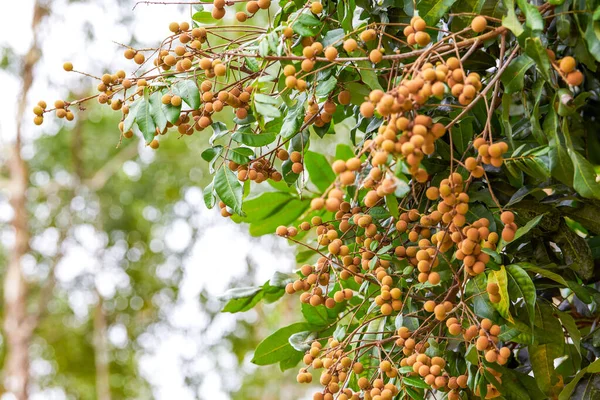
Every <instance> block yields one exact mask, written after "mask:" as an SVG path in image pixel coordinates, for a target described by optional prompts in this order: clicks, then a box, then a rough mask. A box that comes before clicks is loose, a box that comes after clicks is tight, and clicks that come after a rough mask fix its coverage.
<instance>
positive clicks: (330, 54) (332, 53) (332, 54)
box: [325, 47, 338, 61]
mask: <svg viewBox="0 0 600 400" xmlns="http://www.w3.org/2000/svg"><path fill="white" fill-rule="evenodd" d="M337 56H338V51H337V49H336V48H335V47H328V48H326V49H325V58H327V59H328V60H329V61H334V60H335V59H336V58H337Z"/></svg>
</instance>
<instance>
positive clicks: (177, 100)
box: [171, 96, 181, 107]
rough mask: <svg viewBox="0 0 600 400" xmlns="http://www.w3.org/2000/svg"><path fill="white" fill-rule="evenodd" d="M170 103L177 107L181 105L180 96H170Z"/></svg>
mask: <svg viewBox="0 0 600 400" xmlns="http://www.w3.org/2000/svg"><path fill="white" fill-rule="evenodd" d="M171 105H172V106H173V107H179V106H180V105H181V97H180V96H173V97H171Z"/></svg>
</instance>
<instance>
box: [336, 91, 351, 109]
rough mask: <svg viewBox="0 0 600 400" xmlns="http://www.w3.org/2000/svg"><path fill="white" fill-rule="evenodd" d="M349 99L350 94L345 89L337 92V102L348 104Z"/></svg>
mask: <svg viewBox="0 0 600 400" xmlns="http://www.w3.org/2000/svg"><path fill="white" fill-rule="evenodd" d="M350 99H351V95H350V92H349V91H347V90H342V91H341V92H340V94H338V102H339V103H340V104H341V105H343V106H345V105H348V104H350Z"/></svg>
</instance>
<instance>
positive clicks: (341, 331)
mask: <svg viewBox="0 0 600 400" xmlns="http://www.w3.org/2000/svg"><path fill="white" fill-rule="evenodd" d="M333 338H334V339H335V340H337V341H338V342H341V341H342V340H344V339H345V338H346V325H338V326H337V328H335V331H334V332H333Z"/></svg>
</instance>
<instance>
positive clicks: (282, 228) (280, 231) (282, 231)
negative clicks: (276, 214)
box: [275, 225, 288, 236]
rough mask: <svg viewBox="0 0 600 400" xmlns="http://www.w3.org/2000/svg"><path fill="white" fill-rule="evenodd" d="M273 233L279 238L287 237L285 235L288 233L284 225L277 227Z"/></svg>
mask: <svg viewBox="0 0 600 400" xmlns="http://www.w3.org/2000/svg"><path fill="white" fill-rule="evenodd" d="M275 233H276V234H277V235H279V236H287V233H288V229H287V226H284V225H280V226H278V227H277V229H276V230H275Z"/></svg>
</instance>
